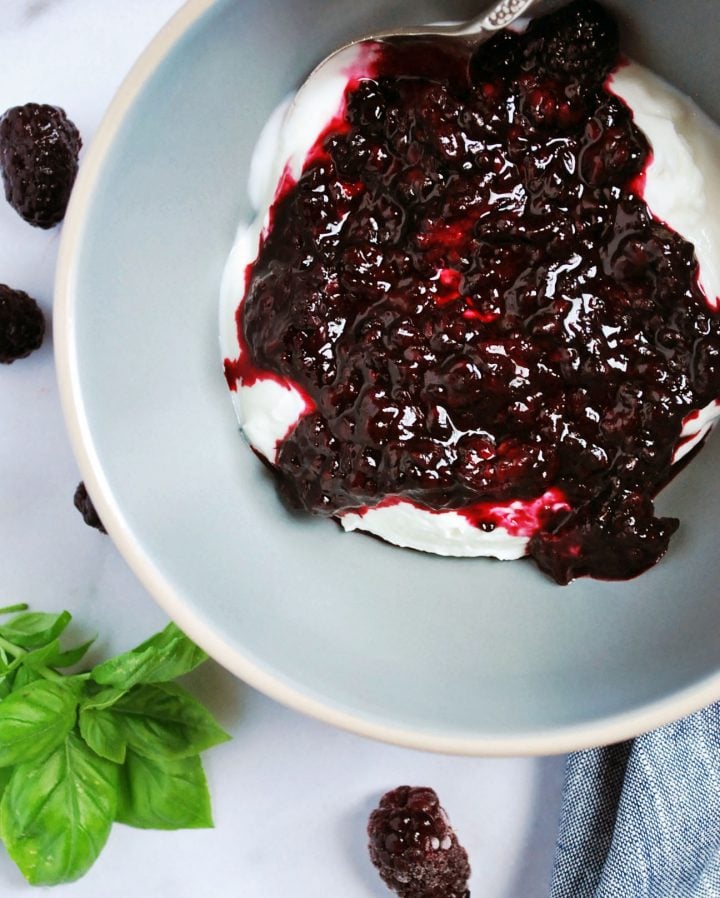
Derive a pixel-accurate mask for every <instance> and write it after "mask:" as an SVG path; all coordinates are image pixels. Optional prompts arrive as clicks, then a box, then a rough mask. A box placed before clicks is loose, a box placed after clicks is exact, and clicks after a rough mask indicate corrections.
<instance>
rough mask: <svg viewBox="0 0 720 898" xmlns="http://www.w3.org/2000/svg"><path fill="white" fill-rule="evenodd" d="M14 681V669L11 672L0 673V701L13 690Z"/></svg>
mask: <svg viewBox="0 0 720 898" xmlns="http://www.w3.org/2000/svg"><path fill="white" fill-rule="evenodd" d="M14 682H15V671H12V672H11V673H4V674H0V701H1V700H2V699H4V698H7V696H8V695H10V693H11V692H12V690H13V684H14Z"/></svg>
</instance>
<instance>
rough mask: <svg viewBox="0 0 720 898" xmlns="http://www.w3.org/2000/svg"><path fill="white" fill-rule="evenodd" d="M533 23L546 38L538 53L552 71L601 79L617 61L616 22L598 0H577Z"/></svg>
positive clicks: (593, 79)
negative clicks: (596, 0)
mask: <svg viewBox="0 0 720 898" xmlns="http://www.w3.org/2000/svg"><path fill="white" fill-rule="evenodd" d="M531 27H532V29H533V30H532V32H531V33H532V34H533V35H537V36H539V37H541V38H544V47H543V49H542V50H540V52H539V56H540V59H541V60H542V62H543V63H544V65H545V66H546V68H547V69H548V70H549V71H551V72H555V73H558V74H561V75H566V76H568V75H569V76H570V77H575V78H577V79H579V80H580V81H585V80H586V79H588V78H589V79H590V80H591V81H593V82H594V83H599V82H601V81H602V80H603V79H604V78H605V76H606V75H607V74H608V73H609V72H610V70H611V69H612V68H613V67H614V66H616V65H617V63H618V60H619V54H620V32H619V29H618V26H617V22H616V21H615V19H614V18H613V17H612V16H611V15H610V14H609V13H607V12H606V11H605V10H604V9H603V8H602V6H601V5H600V4H599V3H596V2H595V0H575V2H573V3H570V4H568V5H567V6H564V7H563V8H562V9H560V10H558V11H557V12H555V13H553V14H552V15H549V16H545V17H543V18H542V19H538V20H537V22H536V23H535V25H534V26H531ZM531 46H532V44H531Z"/></svg>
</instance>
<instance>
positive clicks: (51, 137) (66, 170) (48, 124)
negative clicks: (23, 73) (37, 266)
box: [0, 103, 82, 228]
mask: <svg viewBox="0 0 720 898" xmlns="http://www.w3.org/2000/svg"><path fill="white" fill-rule="evenodd" d="M81 146H82V141H81V139H80V134H79V132H78V129H77V128H76V127H75V125H74V124H73V123H72V122H71V121H70V120H69V119H68V118H67V116H66V115H65V111H64V110H63V109H60V108H59V107H57V106H47V105H39V104H37V103H27V104H26V105H25V106H14V107H13V108H12V109H8V110H7V112H6V113H5V114H4V115H3V117H2V118H1V119H0V169H2V175H3V181H4V183H5V197H6V199H7V201H8V202H9V203H10V205H11V206H12V207H13V209H15V211H16V212H17V213H18V214H19V215H21V216H22V217H23V218H24V219H25V221H27V222H29V223H30V224H31V225H35V226H36V227H38V228H51V227H53V226H54V225H56V224H58V222H60V221H62V219H63V218H64V217H65V210H66V209H67V204H68V201H69V199H70V192H71V190H72V187H73V184H74V183H75V176H76V175H77V170H78V154H79V152H80V147H81Z"/></svg>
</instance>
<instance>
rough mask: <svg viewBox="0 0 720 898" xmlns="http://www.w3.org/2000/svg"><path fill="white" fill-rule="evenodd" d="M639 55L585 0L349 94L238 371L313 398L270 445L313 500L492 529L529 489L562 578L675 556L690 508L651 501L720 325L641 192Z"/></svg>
mask: <svg viewBox="0 0 720 898" xmlns="http://www.w3.org/2000/svg"><path fill="white" fill-rule="evenodd" d="M619 64H620V55H619V40H618V32H617V27H616V25H615V22H614V21H613V20H612V19H611V18H610V17H609V16H608V15H607V14H606V13H605V12H604V11H603V9H602V8H601V7H599V6H598V5H597V4H595V3H593V2H576V3H573V4H571V5H570V6H568V7H566V8H564V9H563V10H561V11H560V12H558V13H556V14H554V15H551V16H548V17H546V18H544V19H540V20H538V21H536V22H534V23H533V24H532V25H531V27H530V28H529V29H528V30H527V31H526V32H525V33H524V34H515V33H510V32H504V33H500V34H498V35H497V36H496V37H495V38H494V39H493V40H492V41H490V42H489V43H487V44H485V45H483V46H482V47H481V48H479V49H477V50H476V51H475V53H474V54H473V55H472V56H471V57H468V55H467V54H466V53H464V51H461V50H458V49H457V47H456V46H455V45H453V44H451V43H449V42H444V41H442V40H441V39H433V41H432V42H428V41H427V40H418V39H412V40H407V41H397V42H393V43H387V44H382V45H380V48H379V49H378V51H377V54H376V56H375V63H374V70H373V72H372V73H371V74H372V76H371V77H368V78H365V79H363V80H360V81H359V82H355V83H352V84H351V85H350V86H349V88H348V90H347V92H346V95H345V102H344V108H343V112H342V116H341V118H340V119H338V121H337V122H336V123H335V127H331V128H328V129H327V130H326V131H325V132H324V133H323V135H322V136H321V138H319V140H318V142H317V144H316V145H315V147H314V148H313V150H312V151H311V153H310V155H309V158H308V161H307V163H306V165H305V167H304V170H303V173H302V175H301V177H300V178H299V180H298V182H297V183H293V184H287V183H285V185H284V187H283V190H282V191H281V192H280V193H279V194H278V198H277V200H276V202H275V204H274V206H273V209H272V226H271V227H270V228H269V229H268V230H267V232H266V234H265V236H264V239H263V242H262V245H261V248H260V252H259V255H258V258H257V260H256V262H255V263H254V265H253V266H252V269H251V271H250V272H249V279H248V289H247V293H246V298H245V301H244V302H243V303H242V305H241V307H240V309H239V311H238V337H239V340H240V345H241V348H242V353H241V361H239V362H228V363H227V365H226V373H227V375H228V380H229V383H230V384H231V386H234V379H235V378H237V377H240V378H242V379H243V380H244V381H247V382H251V381H252V380H253V379H255V378H256V377H258V376H262V377H268V376H272V377H274V378H276V379H278V380H279V381H280V382H282V383H286V384H293V385H296V386H297V388H298V389H299V390H300V391H301V392H302V394H303V395H304V396H305V397H306V408H307V412H306V414H305V415H304V416H303V417H302V418H301V419H300V420H299V422H298V423H297V425H296V426H295V427H294V428H293V429H292V430H291V432H290V433H289V434H288V435H287V436H286V438H285V439H284V440H282V441H281V442H280V444H279V446H278V452H277V458H276V460H275V467H276V471H277V473H278V475H279V479H280V482H281V485H282V489H283V492H284V494H285V495H286V497H288V498H289V500H290V501H291V502H292V503H293V504H294V505H296V506H298V507H301V508H304V509H307V510H309V511H312V512H317V513H321V514H327V515H338V514H341V513H342V512H345V511H347V510H350V509H352V510H355V511H361V512H362V511H363V510H364V509H367V508H369V507H374V506H376V505H378V504H380V503H383V502H385V503H387V502H392V501H398V500H405V501H410V502H413V503H415V504H417V505H418V506H420V507H422V508H427V509H430V510H432V511H441V510H446V509H454V510H457V511H458V512H460V513H462V514H465V515H466V516H467V517H468V519H469V520H471V521H472V522H473V523H474V524H476V525H477V526H479V527H482V528H483V529H484V530H492V529H493V528H494V527H495V526H497V525H498V524H502V525H503V526H507V524H508V519H507V516H505V517H503V515H504V514H505V511H506V510H507V509H508V508H510V507H511V506H513V503H515V506H518V502H519V501H520V500H521V502H520V504H522V503H523V502H524V503H534V506H533V507H534V511H532V509H531V510H530V511H528V514H529V515H530V517H531V520H530V521H529V522H528V521H526V522H525V524H519V525H518V527H517V529H516V530H515V531H514V532H517V533H525V534H527V535H530V536H531V539H530V543H529V549H528V551H529V554H530V555H531V556H532V557H533V558H534V559H535V561H536V562H537V563H538V565H539V566H540V567H541V568H542V569H543V570H544V571H546V572H547V573H548V574H549V575H550V576H552V577H553V578H554V579H555V580H557V581H558V582H559V583H566V582H568V581H569V580H571V579H573V578H574V577H579V576H583V575H590V576H594V577H600V578H604V579H627V578H629V577H632V576H635V575H636V574H639V573H640V572H641V571H644V570H645V569H647V568H648V567H649V566H650V565H652V564H654V563H655V562H656V561H657V560H658V559H659V558H660V557H661V556H662V554H663V553H664V552H665V550H666V548H667V545H668V541H669V539H670V536H671V535H672V533H673V532H674V531H675V530H676V528H677V526H678V522H677V520H675V519H672V518H658V517H656V516H655V514H654V507H653V498H654V496H655V495H656V493H657V492H658V490H659V489H661V488H662V486H664V485H665V484H666V483H667V482H668V480H669V479H670V478H671V476H672V473H674V472H673V471H672V461H673V454H674V451H675V448H676V446H677V444H678V442H679V440H680V435H681V430H682V425H683V420H684V419H685V418H686V416H688V415H689V414H691V413H692V411H693V410H694V409H698V408H701V407H703V406H705V405H706V404H708V403H709V402H710V401H711V400H713V399H714V398H715V397H717V396H718V395H720V321H719V320H718V317H717V316H716V315H715V314H714V313H713V311H712V310H711V309H710V307H709V305H708V303H707V301H706V299H705V297H704V295H703V292H702V290H701V288H700V286H699V282H698V265H697V261H696V258H695V255H694V250H693V246H692V245H691V244H690V243H688V242H687V241H685V240H684V239H683V238H682V237H680V236H679V235H678V234H677V233H675V232H674V231H672V230H671V229H670V228H668V227H667V226H666V225H665V224H664V223H663V222H661V221H658V220H657V219H654V218H653V216H652V214H651V213H650V211H649V209H648V207H647V205H646V203H645V202H644V200H643V197H642V189H643V185H644V179H643V175H644V172H645V170H646V166H647V165H648V163H649V160H650V147H649V145H648V142H647V140H646V138H645V137H644V136H643V134H642V133H641V132H640V130H639V129H638V128H637V127H636V126H635V124H634V123H633V119H632V114H631V112H630V111H629V110H628V108H627V107H626V106H625V105H624V104H623V103H622V102H621V101H620V100H619V99H618V98H617V97H615V96H613V95H612V93H611V92H610V91H609V90H608V89H607V86H606V82H607V78H608V75H609V73H610V72H611V71H612V70H613V68H615V67H616V66H617V65H619ZM538 500H541V503H540V504H541V507H540V506H538ZM498 508H499V509H500V510H499V511H498ZM493 509H494V510H495V511H493ZM533 515H534V517H533ZM511 532H512V531H511Z"/></svg>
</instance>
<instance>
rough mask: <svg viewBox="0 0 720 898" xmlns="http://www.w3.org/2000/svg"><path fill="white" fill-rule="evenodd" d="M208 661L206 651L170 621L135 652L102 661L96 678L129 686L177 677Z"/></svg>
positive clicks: (102, 681)
mask: <svg viewBox="0 0 720 898" xmlns="http://www.w3.org/2000/svg"><path fill="white" fill-rule="evenodd" d="M206 660H207V655H206V654H205V652H203V651H202V649H200V648H198V647H197V646H196V645H195V643H194V642H192V640H190V639H188V638H187V636H186V635H185V634H184V633H183V632H182V630H180V629H179V628H178V627H177V626H176V625H175V624H173V623H170V624H168V625H167V627H165V629H164V630H162V631H161V632H160V633H156V634H155V636H152V637H151V638H150V639H147V640H146V641H145V642H143V643H141V644H140V645H139V646H137V648H134V649H133V650H132V651H130V652H124V653H123V654H122V655H118V656H117V657H116V658H110V659H109V660H108V661H104V662H103V663H102V664H98V665H97V666H96V667H94V668H93V670H92V678H93V680H95V682H96V683H100V684H101V685H103V686H121V687H123V688H124V689H129V688H130V687H131V686H134V685H135V684H137V683H163V682H167V681H168V680H174V679H175V678H176V677H179V676H182V675H183V674H186V673H189V672H190V671H191V670H194V668H196V667H197V666H198V664H202V662H203V661H206Z"/></svg>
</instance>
